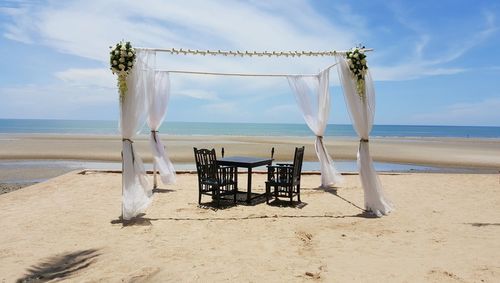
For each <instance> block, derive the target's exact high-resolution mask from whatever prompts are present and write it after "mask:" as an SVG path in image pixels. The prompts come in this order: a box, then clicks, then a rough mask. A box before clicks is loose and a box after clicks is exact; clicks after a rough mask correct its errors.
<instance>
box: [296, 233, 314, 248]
mask: <svg viewBox="0 0 500 283" xmlns="http://www.w3.org/2000/svg"><path fill="white" fill-rule="evenodd" d="M295 235H296V236H297V238H299V240H301V241H302V243H304V244H305V245H310V244H311V241H312V238H313V235H312V234H311V233H307V232H304V231H298V232H295Z"/></svg>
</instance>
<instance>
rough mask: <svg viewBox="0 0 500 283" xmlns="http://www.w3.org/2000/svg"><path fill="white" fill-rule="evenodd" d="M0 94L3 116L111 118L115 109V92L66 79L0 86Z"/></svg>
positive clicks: (116, 102)
mask: <svg viewBox="0 0 500 283" xmlns="http://www.w3.org/2000/svg"><path fill="white" fill-rule="evenodd" d="M0 97H2V103H1V104H0V112H1V113H2V117H5V118H18V119H30V118H33V119H36V118H40V117H44V118H48V119H112V118H113V117H117V113H118V111H117V110H118V106H117V105H118V94H117V92H115V91H110V90H106V89H99V88H97V89H95V88H86V87H83V88H82V87H75V86H73V85H71V84H66V83H62V84H47V85H37V84H30V85H24V86H17V87H1V88H0ZM97 110H100V111H97ZM103 110H106V111H105V112H104V111H103Z"/></svg>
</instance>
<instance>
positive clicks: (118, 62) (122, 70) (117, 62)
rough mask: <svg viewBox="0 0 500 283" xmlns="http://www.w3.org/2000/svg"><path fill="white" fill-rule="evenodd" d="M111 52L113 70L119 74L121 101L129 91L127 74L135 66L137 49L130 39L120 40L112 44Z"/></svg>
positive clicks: (110, 62)
mask: <svg viewBox="0 0 500 283" xmlns="http://www.w3.org/2000/svg"><path fill="white" fill-rule="evenodd" d="M110 48H111V51H110V52H109V64H110V65H111V68H110V69H111V72H113V74H115V75H118V90H119V92H120V102H122V101H123V98H124V97H125V93H126V92H127V76H128V74H130V71H131V70H132V68H133V67H134V62H135V49H134V48H133V47H132V45H131V44H130V42H129V41H127V42H124V41H120V42H119V43H117V44H116V45H115V46H111V47H110Z"/></svg>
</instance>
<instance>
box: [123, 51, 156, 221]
mask: <svg viewBox="0 0 500 283" xmlns="http://www.w3.org/2000/svg"><path fill="white" fill-rule="evenodd" d="M152 55H154V54H150V52H145V51H142V50H139V51H137V53H136V56H137V57H136V63H135V66H134V68H133V69H132V71H131V73H130V74H129V75H128V76H127V88H128V90H127V92H126V94H125V96H124V98H123V101H122V103H121V109H120V110H121V113H120V131H121V134H122V139H123V144H122V146H123V151H122V154H123V156H122V160H123V161H122V162H123V173H122V217H123V219H124V220H129V219H131V218H133V217H135V216H137V215H138V214H140V213H142V212H144V210H145V209H146V208H147V207H148V206H149V204H150V203H151V197H152V188H151V187H150V185H149V183H148V180H147V178H146V172H145V171H144V165H143V163H142V160H141V157H140V156H139V154H138V153H137V152H136V151H135V149H134V143H133V139H134V137H135V136H136V134H137V133H138V132H139V131H140V130H141V128H142V126H143V125H144V122H145V117H146V111H147V109H146V96H145V93H146V87H147V81H146V76H147V74H146V71H145V69H146V66H147V65H148V64H150V61H152V60H153V59H154V58H153V56H152Z"/></svg>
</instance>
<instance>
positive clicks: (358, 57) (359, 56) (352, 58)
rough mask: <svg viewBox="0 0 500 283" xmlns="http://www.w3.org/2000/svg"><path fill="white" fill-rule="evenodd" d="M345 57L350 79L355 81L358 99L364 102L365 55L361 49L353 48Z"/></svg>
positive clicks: (366, 67)
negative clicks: (350, 75) (350, 74)
mask: <svg viewBox="0 0 500 283" xmlns="http://www.w3.org/2000/svg"><path fill="white" fill-rule="evenodd" d="M346 56H347V64H348V65H349V69H350V70H351V73H352V77H353V79H354V80H356V91H357V92H358V95H359V97H360V98H361V99H363V100H364V99H365V98H366V93H365V92H366V89H365V75H366V71H367V70H368V66H367V65H366V55H365V54H364V52H363V51H362V50H361V49H359V48H357V47H355V48H353V49H352V51H348V52H347V53H346Z"/></svg>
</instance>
